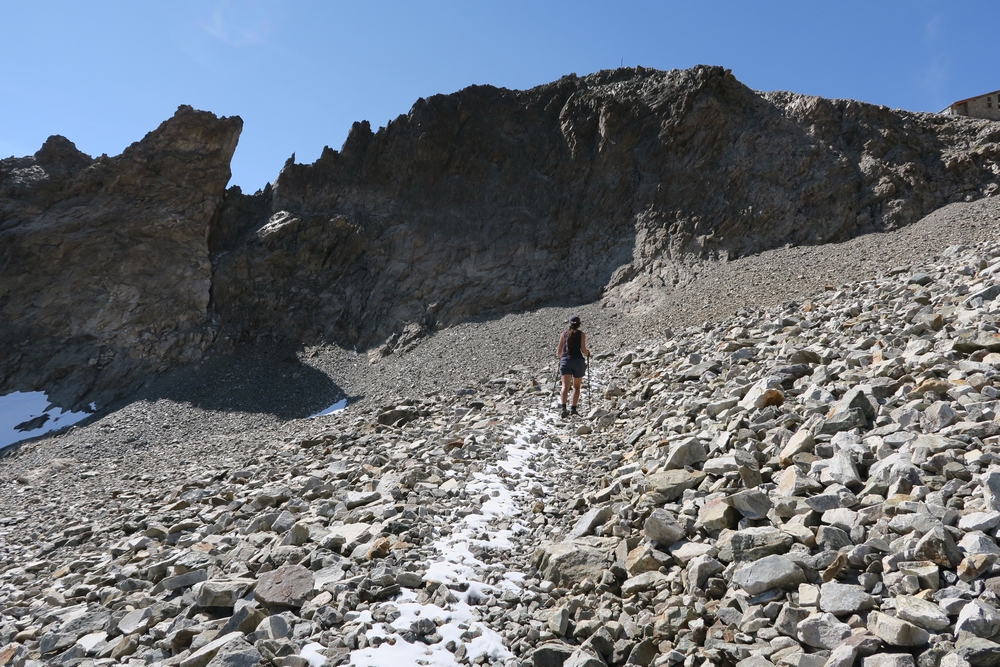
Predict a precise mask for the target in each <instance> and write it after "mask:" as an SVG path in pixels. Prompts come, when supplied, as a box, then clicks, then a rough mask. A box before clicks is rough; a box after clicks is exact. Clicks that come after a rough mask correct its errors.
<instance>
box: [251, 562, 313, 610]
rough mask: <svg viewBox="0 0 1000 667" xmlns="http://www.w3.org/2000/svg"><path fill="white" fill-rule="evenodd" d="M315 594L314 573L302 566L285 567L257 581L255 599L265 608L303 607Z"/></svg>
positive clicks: (262, 576) (263, 575)
mask: <svg viewBox="0 0 1000 667" xmlns="http://www.w3.org/2000/svg"><path fill="white" fill-rule="evenodd" d="M313 593H314V586H313V573H312V572H311V571H309V570H307V569H306V568H304V567H302V566H301V565H284V566H282V567H279V568H278V569H277V570H272V571H270V572H265V573H264V574H262V575H260V576H259V577H258V579H257V588H256V589H255V590H254V598H255V599H256V600H257V601H258V602H260V603H261V604H262V605H264V606H265V607H276V608H280V607H288V608H297V607H301V606H302V605H303V604H304V603H305V601H306V600H308V599H309V598H310V597H312V595H313Z"/></svg>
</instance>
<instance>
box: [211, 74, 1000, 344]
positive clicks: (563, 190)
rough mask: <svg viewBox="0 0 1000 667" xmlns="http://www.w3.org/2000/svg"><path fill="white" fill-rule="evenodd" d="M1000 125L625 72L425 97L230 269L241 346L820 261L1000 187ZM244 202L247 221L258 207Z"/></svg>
mask: <svg viewBox="0 0 1000 667" xmlns="http://www.w3.org/2000/svg"><path fill="white" fill-rule="evenodd" d="M998 141H1000V126H998V125H996V124H992V123H987V122H976V121H968V120H965V119H961V120H960V119H953V118H947V117H943V116H937V115H931V114H912V113H906V112H899V111H891V110H888V109H885V108H881V107H874V106H871V105H867V104H861V103H858V102H852V101H834V100H825V99H820V98H812V97H804V96H799V95H793V94H788V93H771V94H759V93H755V92H754V91H751V90H750V89H748V88H747V87H745V86H744V85H742V84H741V83H739V82H738V81H737V80H736V79H735V78H734V77H733V76H732V75H731V74H730V73H729V72H727V71H725V70H723V69H721V68H717V67H698V68H694V69H692V70H687V71H671V72H661V71H653V70H643V69H641V68H640V69H636V70H616V71H612V72H602V73H599V74H595V75H591V76H588V77H584V78H576V77H565V78H563V79H560V80H559V81H557V82H555V83H552V84H549V85H545V86H540V87H538V88H534V89H531V90H527V91H511V90H502V89H496V88H491V87H483V86H476V87H472V88H468V89H465V90H462V91H460V92H458V93H455V94H452V95H439V96H434V97H432V98H429V99H426V100H419V101H418V102H417V103H416V104H415V105H414V106H413V108H412V109H411V110H410V112H409V114H407V115H406V116H401V117H399V118H398V119H396V120H394V121H392V122H391V123H389V124H388V125H387V127H385V128H383V129H380V130H379V131H378V132H377V133H374V134H373V133H372V131H371V129H370V128H369V126H368V124H367V123H358V124H355V125H354V127H353V128H352V130H351V132H350V135H349V137H348V139H347V141H346V142H345V144H344V146H343V149H342V150H341V151H339V152H337V151H333V150H330V149H326V150H325V151H324V152H323V155H322V156H321V157H320V159H319V160H317V161H316V162H315V163H314V164H311V165H300V164H294V163H292V162H289V163H288V164H286V165H285V168H284V169H283V170H282V171H281V174H280V175H279V177H278V179H277V181H276V183H275V185H274V189H273V192H269V193H267V194H263V195H259V196H258V198H257V199H256V200H253V201H255V202H256V205H258V206H259V208H260V209H261V210H264V209H268V208H269V209H270V211H271V212H272V215H271V217H270V218H269V219H268V220H264V219H259V220H256V221H251V220H248V219H244V223H246V224H248V227H250V229H249V231H248V233H247V234H246V235H245V236H244V237H243V239H242V240H241V241H240V242H238V243H233V244H231V246H230V248H229V249H230V250H231V252H229V253H227V254H226V255H224V256H223V257H221V258H220V259H219V261H218V266H217V271H216V276H215V281H214V283H213V297H214V303H215V307H216V309H217V312H218V313H219V316H220V319H221V320H222V321H223V322H225V323H226V325H227V326H228V327H230V331H231V333H232V334H233V335H235V336H254V335H259V334H260V333H261V332H275V333H276V334H277V335H279V336H281V337H284V338H288V339H291V340H295V341H319V340H327V341H336V342H339V343H341V344H358V345H359V346H366V345H371V344H375V343H379V342H381V341H382V340H384V339H385V338H386V337H389V346H390V347H391V346H392V345H394V344H397V345H398V344H405V343H406V340H407V339H408V338H412V337H414V336H416V335H419V334H420V332H421V331H424V330H426V329H428V328H433V327H435V326H443V325H448V324H452V323H454V322H457V321H461V320H463V319H467V318H470V317H475V316H479V315H489V314H496V313H502V312H507V311H510V310H518V309H527V308H532V307H535V306H538V305H540V304H543V303H552V302H560V301H562V302H579V301H586V300H592V299H595V298H599V297H600V295H601V294H602V292H604V291H606V290H608V289H612V288H614V287H615V286H617V285H622V284H625V283H628V284H629V286H630V288H633V289H641V288H643V287H652V288H663V287H667V288H669V286H670V285H671V283H672V282H673V281H675V280H676V279H677V277H678V266H679V263H681V262H683V261H684V260H685V259H687V258H691V257H695V256H697V257H703V258H716V259H721V258H726V257H732V256H738V255H743V254H746V253H754V252H758V251H761V250H764V249H767V248H771V247H776V246H780V245H784V244H788V243H792V244H815V243H823V242H828V241H835V240H840V239H845V238H848V237H850V236H852V235H856V234H859V233H864V232H871V231H877V230H886V229H892V228H895V227H898V226H900V225H904V224H907V223H910V222H913V221H915V220H916V219H918V218H919V217H921V216H923V215H924V214H926V213H928V212H930V211H932V210H934V209H935V208H937V207H939V206H941V205H943V204H945V203H948V202H950V201H956V200H962V199H967V198H975V197H981V196H984V195H987V194H991V193H993V192H995V191H996V189H997V180H998V177H997V171H998V169H997V161H998V159H997V158H998V155H1000V147H998V144H997V142H998ZM230 202H231V204H230V205H232V206H241V207H242V208H243V209H247V208H249V207H250V203H251V201H250V200H248V199H247V198H241V197H238V196H234V197H231V198H230Z"/></svg>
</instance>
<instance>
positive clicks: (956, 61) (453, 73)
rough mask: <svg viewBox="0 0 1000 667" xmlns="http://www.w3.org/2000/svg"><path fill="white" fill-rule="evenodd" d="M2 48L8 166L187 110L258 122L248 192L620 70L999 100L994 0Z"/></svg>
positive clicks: (336, 27)
mask: <svg viewBox="0 0 1000 667" xmlns="http://www.w3.org/2000/svg"><path fill="white" fill-rule="evenodd" d="M0 45H2V46H0V48H2V52H3V54H4V63H5V67H4V68H3V73H2V75H0V156H2V157H6V156H9V155H16V156H23V155H30V154H32V153H34V152H35V151H36V150H38V148H39V146H41V144H42V142H43V141H44V140H45V138H46V137H47V136H49V135H50V134H62V135H64V136H66V137H68V138H69V139H71V140H72V141H74V142H75V143H76V145H77V147H78V148H80V150H83V151H84V152H86V153H88V154H91V155H99V154H101V153H107V154H109V155H116V154H118V153H120V152H121V151H122V149H124V148H125V147H126V146H127V145H128V144H130V143H132V142H134V141H137V140H139V139H140V138H142V136H143V135H144V134H145V133H146V132H148V131H150V130H152V129H153V128H155V127H156V126H157V125H158V124H159V123H160V122H162V121H163V120H165V119H166V118H168V117H170V116H171V115H172V114H173V112H174V110H175V109H176V108H177V106H178V105H180V104H190V105H192V106H194V107H196V108H199V109H206V110H209V111H212V112H214V113H216V114H219V115H239V116H241V117H242V118H243V120H244V123H245V125H244V130H243V135H242V137H241V139H240V146H239V148H238V149H237V151H236V156H235V157H234V159H233V180H232V182H233V183H234V184H237V185H240V186H241V187H242V188H243V189H244V191H249V192H252V191H254V190H257V189H259V188H261V187H263V186H264V184H265V183H267V182H268V181H271V180H273V179H274V177H275V176H276V175H277V173H278V171H279V170H280V168H281V166H282V164H284V162H285V160H286V159H287V158H288V156H289V155H291V154H292V153H293V152H294V153H295V154H296V159H297V161H298V162H311V161H313V160H315V159H316V158H317V157H318V156H319V153H320V151H321V150H322V148H323V146H324V145H330V146H332V147H334V148H339V147H340V145H341V144H342V143H343V140H344V138H345V137H346V135H347V131H348V129H349V128H350V126H351V123H352V122H353V121H355V120H362V119H365V120H369V121H370V122H371V123H372V126H373V127H378V126H381V125H384V124H385V122H386V121H388V120H389V119H391V118H395V117H396V116H398V115H400V114H404V113H406V112H407V110H408V109H409V108H410V106H411V105H412V104H413V102H414V101H415V100H416V99H417V98H419V97H427V96H430V95H433V94H435V93H449V92H453V91H456V90H459V89H461V88H464V87H465V86H468V85H471V84H492V85H496V86H504V87H507V88H529V87H531V86H535V85H538V84H542V83H546V82H548V81H552V80H554V79H557V78H559V77H560V76H562V75H564V74H568V73H570V72H575V73H577V74H579V75H583V74H587V73H590V72H595V71H598V70H601V69H609V68H614V67H618V66H619V65H620V64H622V63H624V65H626V66H635V65H643V66H645V67H654V68H658V69H673V68H686V67H690V66H692V65H696V64H699V63H702V64H711V65H722V66H724V67H728V68H730V69H732V70H733V73H734V74H735V75H736V77H737V78H738V79H739V80H740V81H742V82H743V83H745V84H746V85H748V86H750V87H751V88H754V89H757V90H790V91H794V92H798V93H806V94H811V95H821V96H824V97H843V98H852V99H857V100H862V101H865V102H871V103H875V104H884V105H886V106H889V107H899V108H903V109H909V110H914V111H938V110H940V109H941V108H943V107H945V106H946V105H947V104H949V103H950V102H952V101H954V100H957V99H960V98H964V97H969V96H971V95H976V94H980V93H984V92H987V91H992V90H996V89H1000V68H998V67H997V63H1000V3H998V2H996V1H995V0H979V1H973V0H951V1H950V2H944V1H937V0H905V1H904V0H881V1H880V0H864V1H858V0H840V1H838V2H812V1H809V0H797V1H794V2H791V1H774V2H767V1H757V2H751V1H749V0H742V1H737V0H732V1H722V0H699V1H698V2H691V1H690V0H686V1H684V2H672V1H661V2H627V1H619V2H614V3H611V2H586V1H582V2H581V1H576V2H539V1H537V0H536V1H534V2H521V1H510V2H477V1H475V0H466V1H464V2H434V1H428V2H420V3H417V2H378V1H370V0H369V1H366V2H363V3H361V2H351V3H348V2H334V1H328V2H318V1H317V2H306V1H297V2H278V1H265V0H243V1H240V2H237V1H235V0H200V1H198V2H193V1H188V0H171V1H170V2H136V1H131V0H130V1H119V2H110V1H101V0H93V1H91V2H85V3H84V2H78V1H75V0H74V1H73V2H70V1H63V2H56V1H47V0H33V1H32V2H15V1H14V0H0Z"/></svg>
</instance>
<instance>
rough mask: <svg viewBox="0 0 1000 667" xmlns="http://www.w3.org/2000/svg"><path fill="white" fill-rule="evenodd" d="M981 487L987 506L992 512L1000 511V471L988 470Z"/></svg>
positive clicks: (982, 479)
mask: <svg viewBox="0 0 1000 667" xmlns="http://www.w3.org/2000/svg"><path fill="white" fill-rule="evenodd" d="M981 486H982V489H983V497H984V498H985V500H986V506H987V507H988V508H989V509H992V510H1000V470H988V471H987V472H985V473H983V476H982V478H981Z"/></svg>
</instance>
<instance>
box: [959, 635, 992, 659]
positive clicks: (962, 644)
mask: <svg viewBox="0 0 1000 667" xmlns="http://www.w3.org/2000/svg"><path fill="white" fill-rule="evenodd" d="M955 654H956V655H958V656H959V657H960V658H963V659H965V660H966V661H968V663H969V664H970V665H972V667H997V665H1000V644H998V643H996V642H992V641H990V640H989V639H983V638H981V637H976V636H975V635H967V636H964V637H959V638H958V641H957V642H955Z"/></svg>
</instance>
